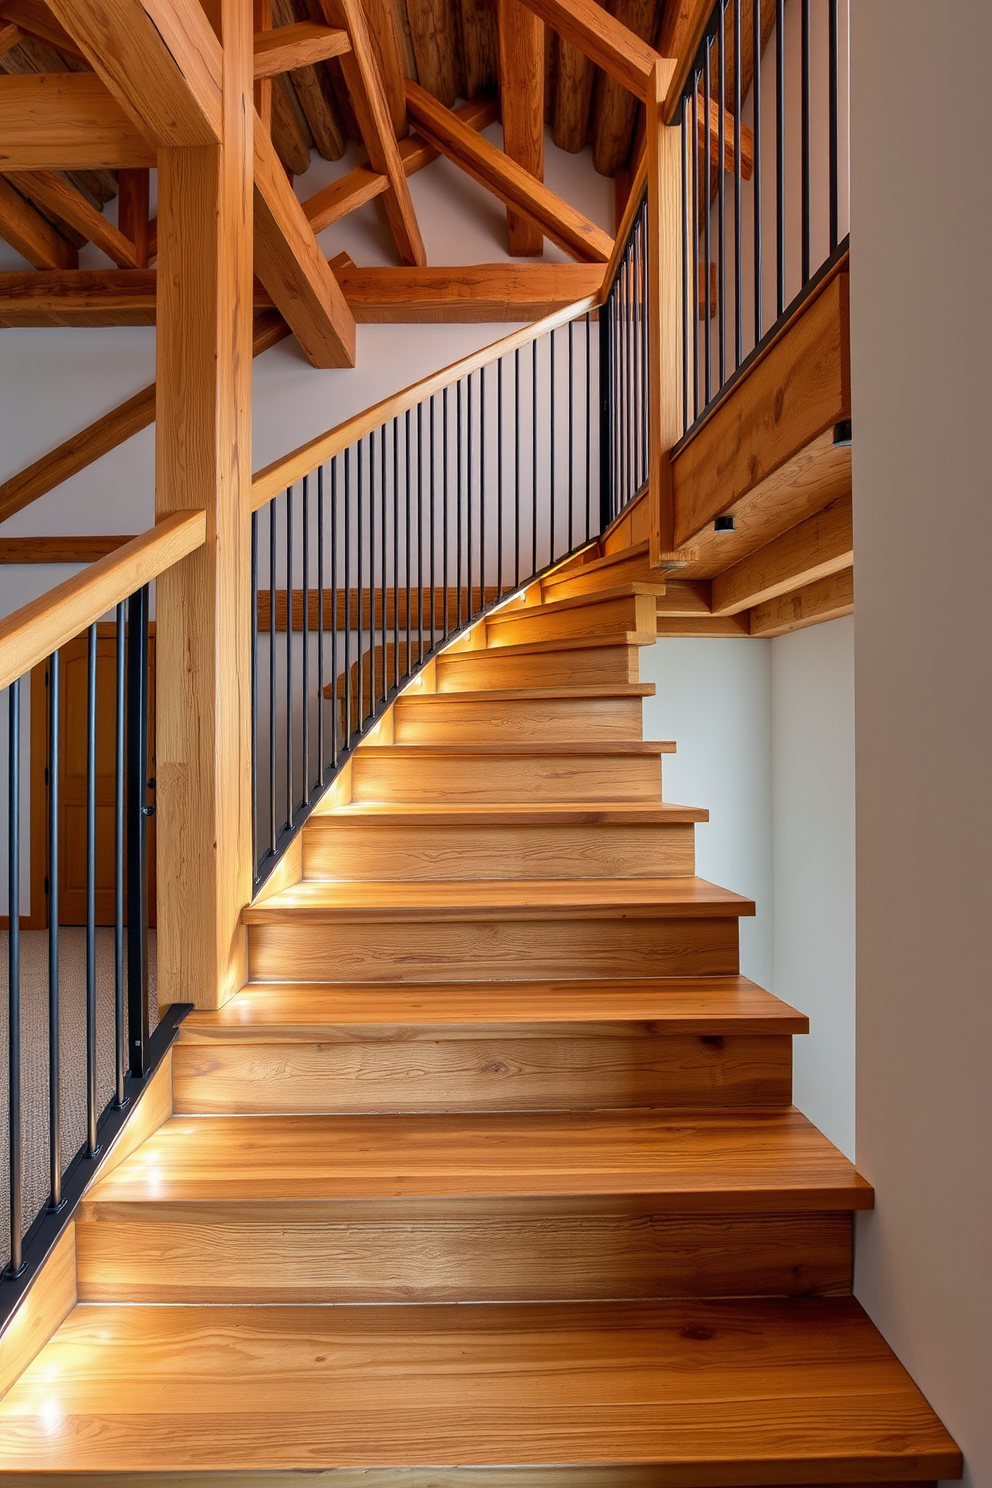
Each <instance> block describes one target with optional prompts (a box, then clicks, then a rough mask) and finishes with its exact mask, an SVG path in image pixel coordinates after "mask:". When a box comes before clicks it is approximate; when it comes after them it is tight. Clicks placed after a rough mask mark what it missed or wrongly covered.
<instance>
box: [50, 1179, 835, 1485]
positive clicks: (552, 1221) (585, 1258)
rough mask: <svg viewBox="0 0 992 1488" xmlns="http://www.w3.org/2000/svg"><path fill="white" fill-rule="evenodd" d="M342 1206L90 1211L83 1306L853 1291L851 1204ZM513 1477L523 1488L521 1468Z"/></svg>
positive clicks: (82, 1227) (80, 1238)
mask: <svg viewBox="0 0 992 1488" xmlns="http://www.w3.org/2000/svg"><path fill="white" fill-rule="evenodd" d="M343 1207H344V1206H339V1210H338V1213H337V1214H336V1215H335V1217H334V1218H331V1217H330V1216H329V1215H328V1216H327V1217H325V1218H324V1220H323V1221H322V1222H321V1223H319V1224H313V1223H310V1224H308V1223H307V1222H306V1220H304V1219H296V1220H295V1221H294V1222H293V1223H292V1224H291V1225H286V1224H272V1223H266V1222H265V1220H264V1218H262V1217H261V1216H260V1217H259V1218H258V1219H257V1220H256V1221H255V1222H254V1223H253V1222H252V1221H251V1220H250V1219H246V1218H242V1217H240V1216H238V1215H236V1214H232V1213H229V1212H225V1211H224V1210H223V1209H222V1208H221V1207H220V1206H218V1207H217V1208H216V1209H215V1210H214V1211H213V1213H212V1214H211V1215H210V1217H209V1218H206V1217H205V1218H204V1221H203V1222H201V1223H196V1222H195V1220H192V1219H191V1220H189V1221H187V1222H185V1223H183V1222H169V1223H157V1224H143V1223H141V1221H140V1220H134V1221H127V1220H120V1219H118V1220H115V1221H114V1222H113V1223H109V1224H99V1223H95V1222H92V1223H88V1222H85V1221H84V1222H82V1223H81V1224H79V1225H77V1239H76V1245H77V1254H78V1257H79V1292H80V1300H81V1301H86V1302H116V1301H133V1302H179V1301H182V1302H185V1303H187V1304H188V1303H190V1302H196V1303H204V1302H208V1303H209V1302H223V1303H227V1304H230V1303H247V1302H251V1303H254V1304H256V1305H257V1304H259V1303H273V1302H276V1303H278V1302H282V1303H285V1302H301V1303H302V1302H305V1303H310V1304H313V1303H333V1302H337V1303H341V1302H363V1303H368V1302H407V1303H410V1302H471V1301H479V1300H486V1301H490V1302H510V1301H513V1302H525V1301H534V1302H544V1301H548V1300H551V1299H554V1300H556V1301H578V1300H581V1299H582V1298H584V1297H602V1298H611V1299H621V1298H632V1299H642V1300H643V1299H648V1298H650V1299H656V1298H675V1297H686V1298H688V1297H693V1298H706V1297H719V1296H736V1297H748V1296H807V1297H808V1296H829V1295H845V1294H846V1293H848V1292H849V1290H850V1274H851V1250H852V1244H851V1241H852V1235H851V1218H850V1216H849V1215H846V1214H803V1215H795V1214H790V1215H788V1216H781V1215H774V1214H769V1215H760V1216H751V1215H735V1216H734V1217H733V1219H732V1220H728V1219H725V1218H716V1217H713V1216H703V1215H693V1214H679V1215H675V1216H672V1215H668V1214H656V1213H653V1212H652V1211H651V1208H650V1202H649V1201H648V1202H645V1201H643V1200H633V1201H631V1200H626V1201H625V1200H623V1199H612V1200H608V1201H605V1202H603V1201H600V1202H598V1203H597V1202H596V1201H589V1202H588V1203H587V1204H586V1206H585V1208H584V1209H583V1206H582V1205H581V1204H577V1205H576V1204H573V1205H571V1206H570V1207H571V1209H572V1210H573V1212H571V1213H569V1212H567V1210H566V1209H565V1206H563V1205H562V1204H561V1203H558V1204H557V1205H555V1206H551V1205H547V1204H545V1205H543V1206H541V1205H539V1204H536V1203H533V1202H527V1201H517V1202H513V1201H506V1200H504V1201H502V1202H501V1203H500V1204H499V1205H496V1206H485V1205H483V1204H481V1203H479V1202H475V1203H473V1204H472V1205H471V1206H469V1205H466V1204H459V1203H457V1202H451V1201H448V1202H444V1203H441V1204H439V1205H438V1207H437V1210H436V1212H435V1213H434V1214H433V1215H425V1214H421V1215H418V1217H417V1218H416V1219H409V1218H408V1219H390V1218H388V1217H387V1216H385V1215H384V1216H382V1217H381V1218H372V1217H369V1218H365V1219H363V1220H361V1221H359V1220H357V1219H355V1218H350V1217H349V1216H348V1215H347V1213H346V1212H341V1210H342V1209H343ZM410 1207H412V1206H410ZM542 1208H543V1210H544V1212H541V1209H542ZM466 1211H468V1212H466ZM477 1477H479V1478H481V1477H482V1475H481V1474H477ZM435 1481H437V1480H436V1479H434V1478H432V1479H431V1482H432V1483H434V1482H435ZM496 1481H498V1482H499V1483H501V1484H502V1483H505V1482H506V1481H507V1479H506V1478H505V1477H501V1478H500V1479H498V1480H496ZM510 1481H511V1483H512V1484H513V1485H514V1488H515V1485H516V1483H517V1478H516V1476H514V1477H513V1478H512V1479H511V1480H510ZM573 1481H574V1479H573V1478H572V1477H569V1479H568V1482H569V1483H571V1482H573Z"/></svg>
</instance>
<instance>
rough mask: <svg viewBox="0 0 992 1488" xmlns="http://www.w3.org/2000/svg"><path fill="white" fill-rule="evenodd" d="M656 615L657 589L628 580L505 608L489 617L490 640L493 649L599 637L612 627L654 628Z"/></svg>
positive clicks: (634, 629)
mask: <svg viewBox="0 0 992 1488" xmlns="http://www.w3.org/2000/svg"><path fill="white" fill-rule="evenodd" d="M624 590H626V591H628V592H626V593H624V592H623V591H624ZM654 615H655V594H654V591H653V590H645V591H644V592H642V591H641V589H640V586H639V585H638V584H625V585H621V586H619V588H618V589H613V590H605V591H600V592H599V593H596V594H592V595H580V596H578V597H575V598H570V599H569V598H566V599H562V600H560V601H557V602H555V601H553V600H552V601H550V602H545V603H544V604H542V605H534V606H529V607H528V608H526V609H521V610H504V611H503V612H502V613H500V614H497V615H493V616H492V618H491V619H488V620H487V621H486V641H487V644H488V646H489V649H491V650H499V649H500V648H502V647H503V646H520V645H527V644H528V643H530V642H533V641H554V640H558V639H561V640H566V639H571V638H572V637H577V636H584V637H598V636H601V635H603V634H604V632H605V633H609V632H611V631H613V632H615V631H635V632H636V631H650V629H651V627H652V623H653V621H654Z"/></svg>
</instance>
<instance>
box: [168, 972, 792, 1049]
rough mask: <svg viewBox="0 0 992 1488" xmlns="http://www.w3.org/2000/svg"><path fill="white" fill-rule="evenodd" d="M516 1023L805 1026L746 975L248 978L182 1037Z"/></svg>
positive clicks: (416, 1030) (745, 1029) (702, 1031)
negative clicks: (355, 979)
mask: <svg viewBox="0 0 992 1488" xmlns="http://www.w3.org/2000/svg"><path fill="white" fill-rule="evenodd" d="M507 1025H510V1026H512V1027H513V1029H514V1031H515V1034H516V1035H517V1036H520V1035H521V1034H526V1033H527V1031H528V1030H529V1031H531V1032H533V1033H540V1034H541V1035H543V1036H549V1037H567V1036H568V1035H569V1034H570V1033H572V1034H574V1033H580V1034H581V1035H582V1036H583V1037H603V1038H609V1037H613V1036H617V1037H624V1038H626V1037H629V1036H630V1034H631V1032H632V1031H634V1032H636V1031H637V1030H638V1029H643V1030H644V1031H645V1032H649V1033H651V1034H654V1035H657V1034H669V1033H670V1034H693V1035H698V1036H700V1037H722V1036H724V1035H728V1034H731V1035H733V1034H783V1035H785V1034H803V1033H807V1032H808V1031H809V1020H808V1019H807V1018H806V1017H805V1016H804V1015H803V1014H802V1013H799V1012H797V1011H796V1009H795V1008H791V1007H789V1005H788V1004H787V1003H784V1002H781V1001H780V1000H779V999H778V998H777V997H773V996H772V994H771V993H770V992H766V991H765V990H764V988H762V987H759V986H757V985H756V984H755V983H754V982H751V981H749V980H748V979H747V977H742V976H733V977H685V978H674V977H673V978H672V979H671V980H670V981H663V980H658V981H648V980H644V981H636V980H633V979H630V980H626V981H623V980H616V981H602V982H596V981H589V982H582V981H561V982H502V983H500V982H474V983H473V982H462V983H458V982H455V983H446V982H425V983H421V984H417V983H412V984H411V983H406V984H402V985H395V984H393V983H390V982H386V983H380V984H376V983H369V982H354V983H351V984H347V983H335V982H310V983H306V982H304V983H285V984H279V983H266V982H261V983H255V984H249V985H248V986H247V987H243V988H242V990H241V991H240V992H238V993H236V994H235V996H234V997H233V998H231V1000H230V1001H229V1002H226V1003H225V1004H224V1006H223V1007H222V1008H218V1009H217V1010H216V1011H213V1012H194V1013H190V1014H189V1016H188V1017H187V1018H186V1019H185V1020H184V1021H183V1023H182V1024H181V1025H180V1029H179V1041H180V1043H212V1042H216V1041H218V1040H221V1041H227V1040H230V1039H247V1040H262V1039H265V1040H268V1039H270V1038H274V1037H277V1036H279V1035H281V1036H283V1037H287V1038H307V1037H312V1038H314V1039H333V1038H342V1039H360V1038H384V1037H388V1036H390V1034H395V1035H396V1036H397V1037H402V1038H404V1039H415V1038H417V1037H418V1035H419V1036H422V1037H426V1038H433V1037H435V1036H436V1032H437V1030H439V1029H443V1030H444V1036H445V1037H446V1038H450V1037H452V1036H453V1035H456V1034H457V1033H458V1032H464V1034H465V1036H466V1037H470V1038H477V1037H479V1036H480V1034H481V1033H482V1032H483V1031H484V1030H489V1029H491V1030H493V1031H494V1032H495V1031H497V1030H500V1029H504V1028H505V1027H506V1026H507Z"/></svg>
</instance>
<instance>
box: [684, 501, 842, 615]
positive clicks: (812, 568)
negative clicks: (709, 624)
mask: <svg viewBox="0 0 992 1488" xmlns="http://www.w3.org/2000/svg"><path fill="white" fill-rule="evenodd" d="M853 562H854V527H853V513H852V508H851V498H850V497H842V498H841V500H839V501H835V502H832V503H831V504H830V506H827V507H825V508H824V509H823V511H822V512H817V513H816V515H815V516H812V517H807V519H806V521H805V522H800V523H798V524H797V526H795V527H793V528H791V529H790V530H789V531H788V532H784V533H783V534H782V536H781V537H778V538H775V539H774V540H773V541H772V542H770V543H767V544H766V545H765V546H764V547H763V548H759V549H758V550H757V552H755V553H752V554H751V555H750V556H749V557H748V558H743V559H741V561H740V562H739V563H735V564H734V565H733V567H732V568H728V569H726V570H725V572H723V573H721V574H717V576H716V577H715V578H714V580H713V591H712V592H713V599H712V608H713V612H714V614H719V615H732V614H736V613H737V611H738V610H743V609H746V608H748V607H749V606H751V605H761V604H764V603H765V602H766V601H768V600H773V599H777V598H778V597H779V596H780V595H783V594H788V593H789V592H790V591H791V590H793V589H797V588H803V587H805V586H806V585H808V584H812V583H815V582H816V581H817V580H819V579H825V578H828V577H829V576H830V575H831V574H835V573H839V572H840V570H841V569H844V568H850V567H851V566H852V564H853Z"/></svg>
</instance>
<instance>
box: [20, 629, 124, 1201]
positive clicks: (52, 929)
mask: <svg viewBox="0 0 992 1488" xmlns="http://www.w3.org/2000/svg"><path fill="white" fill-rule="evenodd" d="M122 628H123V627H122ZM61 727H62V658H61V656H60V655H59V653H58V652H57V651H55V652H53V653H52V655H51V656H50V657H49V661H48V1165H49V1179H48V1181H49V1188H50V1193H49V1197H48V1207H49V1209H50V1210H51V1211H52V1212H53V1213H55V1212H57V1211H58V1210H59V1209H61V1208H62V1205H63V1203H64V1202H65V1201H64V1199H63V1198H62V1091H61V1085H60V1081H61V1060H60V1052H61V1051H60V1048H59V1030H60V1023H61V1020H60V1017H59V1014H60V998H59V914H60V913H61V906H60V903H59V874H60V872H61V864H60V860H59V811H60V806H61V784H62V782H61V778H60V771H61V769H62V741H61V737H60V729H61ZM11 1088H13V1087H11Z"/></svg>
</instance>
